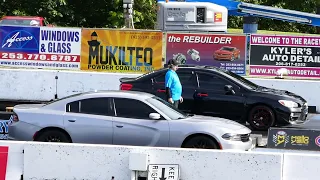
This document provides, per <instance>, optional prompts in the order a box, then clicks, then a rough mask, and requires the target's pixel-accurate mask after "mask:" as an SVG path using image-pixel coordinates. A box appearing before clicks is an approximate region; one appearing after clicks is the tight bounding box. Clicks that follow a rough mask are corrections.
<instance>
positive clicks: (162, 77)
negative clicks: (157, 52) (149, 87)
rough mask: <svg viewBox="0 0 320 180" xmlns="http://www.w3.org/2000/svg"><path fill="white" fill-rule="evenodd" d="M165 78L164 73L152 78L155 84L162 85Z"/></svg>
mask: <svg viewBox="0 0 320 180" xmlns="http://www.w3.org/2000/svg"><path fill="white" fill-rule="evenodd" d="M165 77H166V73H162V74H160V75H158V76H156V77H155V78H153V79H154V80H155V83H163V84H164V82H165Z"/></svg>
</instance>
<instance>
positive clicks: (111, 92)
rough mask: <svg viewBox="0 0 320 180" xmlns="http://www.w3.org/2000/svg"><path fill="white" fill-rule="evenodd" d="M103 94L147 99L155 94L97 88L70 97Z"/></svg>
mask: <svg viewBox="0 0 320 180" xmlns="http://www.w3.org/2000/svg"><path fill="white" fill-rule="evenodd" d="M101 95H102V96H110V97H126V98H134V99H147V98H150V97H153V96H154V95H152V94H150V93H146V92H139V91H123V90H97V91H88V92H83V93H78V94H74V95H71V96H69V97H85V96H90V97H99V96H101ZM66 98H68V97H66Z"/></svg>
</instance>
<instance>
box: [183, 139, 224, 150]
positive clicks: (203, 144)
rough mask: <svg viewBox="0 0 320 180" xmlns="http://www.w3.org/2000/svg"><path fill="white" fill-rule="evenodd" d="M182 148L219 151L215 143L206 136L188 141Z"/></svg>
mask: <svg viewBox="0 0 320 180" xmlns="http://www.w3.org/2000/svg"><path fill="white" fill-rule="evenodd" d="M183 148H197V149H220V147H219V145H218V144H217V142H216V141H214V140H213V139H212V138H209V137H206V136H196V137H193V138H191V139H189V140H188V141H187V142H186V143H185V144H184V145H183Z"/></svg>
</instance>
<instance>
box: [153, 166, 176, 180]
mask: <svg viewBox="0 0 320 180" xmlns="http://www.w3.org/2000/svg"><path fill="white" fill-rule="evenodd" d="M179 173H180V169H179V164H150V165H149V166H148V180H179V176H180V174H179Z"/></svg>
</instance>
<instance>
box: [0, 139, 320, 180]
mask: <svg viewBox="0 0 320 180" xmlns="http://www.w3.org/2000/svg"><path fill="white" fill-rule="evenodd" d="M0 146H8V147H9V162H8V163H7V172H6V177H7V179H19V178H17V177H20V176H21V175H23V178H24V179H55V180H60V179H61V180H62V179H72V180H84V179H86V180H87V179H88V180H89V179H90V180H92V179H95V180H106V179H111V177H112V176H113V177H114V178H115V180H124V179H131V172H132V171H131V170H130V166H129V163H130V158H129V157H130V155H131V154H132V153H142V154H146V155H147V156H148V164H179V166H180V179H181V180H195V179H224V180H234V179H237V180H310V179H318V172H319V171H318V170H319V163H320V155H319V154H317V153H315V154H305V153H304V151H301V152H298V153H289V152H255V151H249V152H248V151H247V152H244V151H226V150H203V149H201V150H199V149H181V148H177V149H176V148H153V147H135V146H113V145H93V144H69V143H41V142H12V141H0ZM22 151H24V153H22ZM144 173H145V174H146V173H147V172H144ZM9 175H10V178H9ZM132 180H133V179H132Z"/></svg>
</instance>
